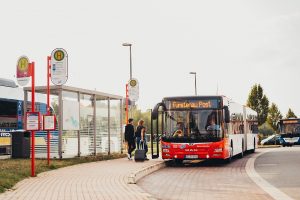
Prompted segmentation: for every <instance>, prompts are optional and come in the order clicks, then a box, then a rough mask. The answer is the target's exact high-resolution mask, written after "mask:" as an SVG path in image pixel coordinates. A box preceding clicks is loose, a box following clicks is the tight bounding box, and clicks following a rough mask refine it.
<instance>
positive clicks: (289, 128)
mask: <svg viewBox="0 0 300 200" xmlns="http://www.w3.org/2000/svg"><path fill="white" fill-rule="evenodd" d="M282 133H286V134H288V133H300V124H299V123H297V124H296V123H295V124H294V123H293V124H284V125H283V126H282Z"/></svg>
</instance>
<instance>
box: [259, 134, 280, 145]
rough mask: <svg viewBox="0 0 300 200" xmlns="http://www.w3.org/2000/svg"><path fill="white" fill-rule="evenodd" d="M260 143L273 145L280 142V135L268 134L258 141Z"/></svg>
mask: <svg viewBox="0 0 300 200" xmlns="http://www.w3.org/2000/svg"><path fill="white" fill-rule="evenodd" d="M260 144H261V145H275V144H281V139H280V135H275V134H274V135H270V136H269V137H267V138H265V139H263V140H262V141H261V142H260Z"/></svg>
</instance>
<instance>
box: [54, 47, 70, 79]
mask: <svg viewBox="0 0 300 200" xmlns="http://www.w3.org/2000/svg"><path fill="white" fill-rule="evenodd" d="M67 80H68V54H67V52H66V50H64V49H62V48H58V49H54V50H53V51H52V53H51V81H52V83H53V84H54V85H63V84H65V83H66V82H67Z"/></svg>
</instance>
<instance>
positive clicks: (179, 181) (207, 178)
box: [138, 150, 272, 200]
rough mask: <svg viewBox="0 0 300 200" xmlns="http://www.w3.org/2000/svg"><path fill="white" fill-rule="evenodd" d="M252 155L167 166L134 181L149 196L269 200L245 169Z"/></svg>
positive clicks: (161, 197)
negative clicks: (225, 161) (220, 160)
mask: <svg viewBox="0 0 300 200" xmlns="http://www.w3.org/2000/svg"><path fill="white" fill-rule="evenodd" d="M262 151H263V150H262ZM253 155H255V154H249V155H246V156H245V157H244V158H243V159H234V161H233V162H232V163H230V164H221V163H216V162H201V163H197V164H195V163H191V164H185V165H181V166H170V167H167V168H165V169H162V170H160V171H157V172H155V173H153V174H151V175H149V176H146V177H145V178H143V179H141V180H140V181H139V182H138V185H139V186H140V187H142V189H144V190H145V191H146V192H148V193H150V194H151V195H152V196H153V197H155V198H157V199H164V200H165V199H201V200H202V199H207V200H212V199H222V200H227V199H228V200H240V199H243V200H255V199H257V200H270V199H272V198H271V197H270V196H269V195H268V194H267V193H266V192H264V191H263V190H262V189H261V188H259V187H258V186H257V185H256V184H255V183H254V182H253V181H252V180H251V179H250V178H249V177H248V175H247V173H246V170H245V165H246V162H247V160H248V159H249V158H250V157H251V156H253Z"/></svg>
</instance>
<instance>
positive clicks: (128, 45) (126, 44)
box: [122, 43, 132, 80]
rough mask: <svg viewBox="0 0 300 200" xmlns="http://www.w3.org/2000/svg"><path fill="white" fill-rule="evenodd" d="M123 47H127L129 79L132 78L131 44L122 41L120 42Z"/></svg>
mask: <svg viewBox="0 0 300 200" xmlns="http://www.w3.org/2000/svg"><path fill="white" fill-rule="evenodd" d="M122 45H123V46H124V47H129V54H130V55H129V56H130V58H129V59H130V80H131V79H132V59H131V46H132V44H130V43H123V44H122Z"/></svg>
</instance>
